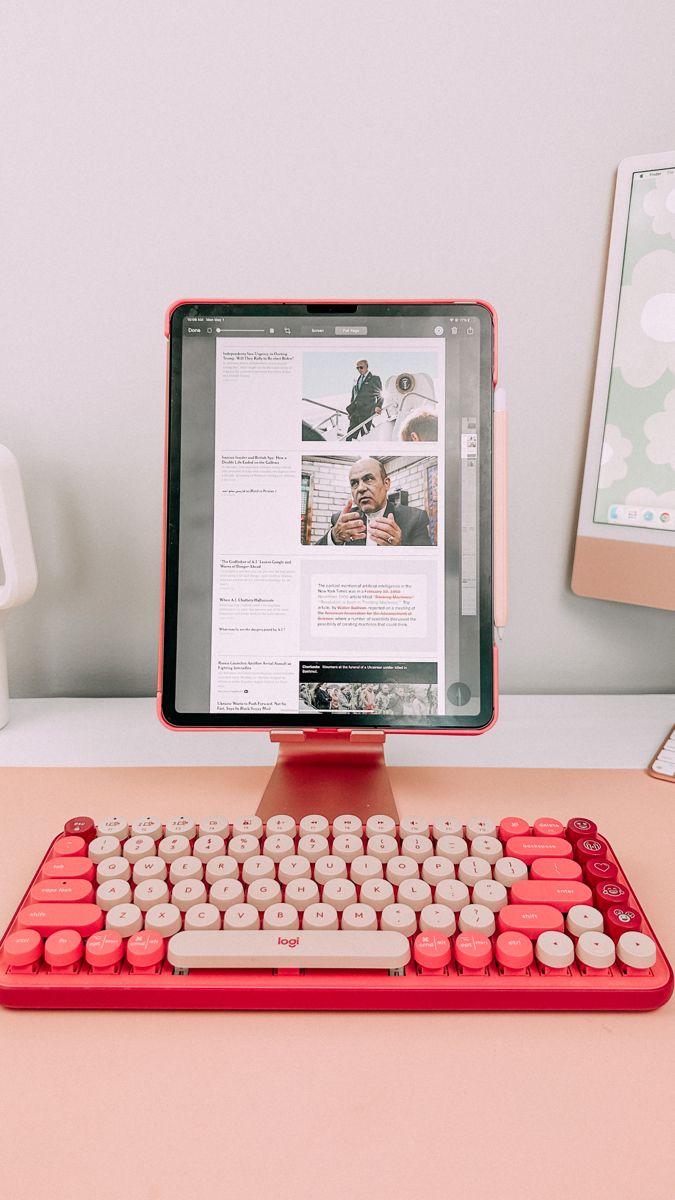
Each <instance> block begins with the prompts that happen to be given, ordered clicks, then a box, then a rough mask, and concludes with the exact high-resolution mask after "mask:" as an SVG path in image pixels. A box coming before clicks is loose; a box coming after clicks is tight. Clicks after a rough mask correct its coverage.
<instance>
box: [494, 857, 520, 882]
mask: <svg viewBox="0 0 675 1200" xmlns="http://www.w3.org/2000/svg"><path fill="white" fill-rule="evenodd" d="M493 875H494V877H495V879H496V880H497V883H503V884H504V887H505V888H510V887H512V886H513V884H514V883H518V882H519V881H520V880H521V879H527V867H526V866H525V863H524V862H522V861H521V859H519V858H498V859H497V861H496V863H495V865H494V871H493Z"/></svg>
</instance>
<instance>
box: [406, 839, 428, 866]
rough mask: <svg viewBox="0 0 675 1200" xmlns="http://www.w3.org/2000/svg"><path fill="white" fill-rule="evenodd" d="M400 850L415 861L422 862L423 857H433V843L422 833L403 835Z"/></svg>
mask: <svg viewBox="0 0 675 1200" xmlns="http://www.w3.org/2000/svg"><path fill="white" fill-rule="evenodd" d="M401 850H402V851H403V854H404V855H406V857H407V858H413V859H414V860H415V862H416V863H423V862H424V861H425V859H427V858H432V857H433V853H434V843H433V842H432V840H431V838H429V837H425V836H424V834H422V833H410V834H408V836H407V837H404V839H403V841H402V843H401Z"/></svg>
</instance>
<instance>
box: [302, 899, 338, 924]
mask: <svg viewBox="0 0 675 1200" xmlns="http://www.w3.org/2000/svg"><path fill="white" fill-rule="evenodd" d="M338 925H339V920H338V914H337V909H335V908H333V905H332V904H310V905H309V906H308V907H307V908H306V909H305V911H304V912H303V914H302V928H303V929H337V928H338Z"/></svg>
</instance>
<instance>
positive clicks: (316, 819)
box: [298, 813, 361, 838]
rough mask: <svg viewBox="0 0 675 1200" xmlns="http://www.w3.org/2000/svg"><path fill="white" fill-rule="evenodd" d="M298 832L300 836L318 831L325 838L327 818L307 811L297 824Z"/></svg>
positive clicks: (328, 827)
mask: <svg viewBox="0 0 675 1200" xmlns="http://www.w3.org/2000/svg"><path fill="white" fill-rule="evenodd" d="M340 819H341V818H340V817H336V820H337V821H339V820H340ZM334 832H335V833H341V832H343V831H342V830H339V829H336V830H334ZM344 832H345V833H346V832H350V833H351V830H345V831H344ZM360 832H361V831H360V830H359V833H360ZM298 833H299V834H300V837H305V836H306V835H307V834H312V833H320V834H321V836H322V837H325V838H327V837H328V834H329V833H330V823H329V821H328V818H327V817H322V816H321V814H320V813H309V814H308V815H307V816H306V817H303V818H302V820H301V822H300V824H299V826H298Z"/></svg>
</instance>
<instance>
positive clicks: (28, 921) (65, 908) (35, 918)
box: [18, 904, 103, 937]
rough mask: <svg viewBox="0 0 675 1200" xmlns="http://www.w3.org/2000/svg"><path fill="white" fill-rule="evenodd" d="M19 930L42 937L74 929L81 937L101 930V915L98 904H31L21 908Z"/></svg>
mask: <svg viewBox="0 0 675 1200" xmlns="http://www.w3.org/2000/svg"><path fill="white" fill-rule="evenodd" d="M18 924H19V928H20V929H35V930H37V932H38V933H41V934H42V935H43V937H49V934H50V933H58V932H60V930H62V929H74V930H75V931H76V932H77V933H81V934H82V937H88V936H89V934H90V933H97V932H98V930H99V929H103V913H102V912H101V909H100V908H99V907H98V904H33V905H28V906H27V907H26V908H22V909H21V912H20V913H19V917H18Z"/></svg>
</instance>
